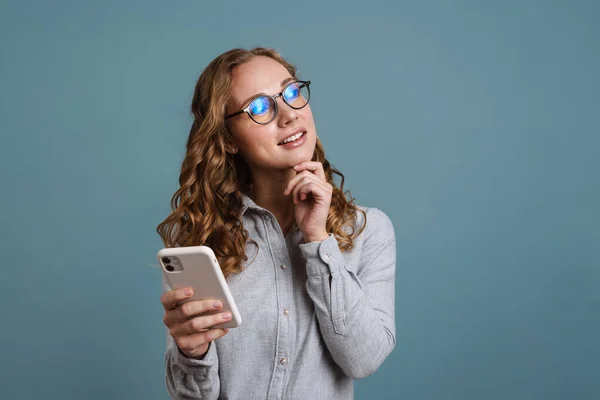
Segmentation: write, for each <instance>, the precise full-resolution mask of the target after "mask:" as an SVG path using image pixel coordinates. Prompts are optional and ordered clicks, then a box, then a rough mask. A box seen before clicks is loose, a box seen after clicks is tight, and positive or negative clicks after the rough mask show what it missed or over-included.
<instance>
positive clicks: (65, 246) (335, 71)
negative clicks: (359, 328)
mask: <svg viewBox="0 0 600 400" xmlns="http://www.w3.org/2000/svg"><path fill="white" fill-rule="evenodd" d="M599 19H600V5H599V3H598V2H594V1H584V0H580V1H566V0H564V1H503V2H497V1H496V2H491V1H467V0H462V1H461V0H454V1H452V0H445V1H411V2H406V1H394V2H392V1H390V2H381V1H368V2H358V1H357V2H349V1H344V2H342V1H340V2H326V1H302V2H296V3H291V2H262V3H261V2H249V1H235V2H233V1H227V2H216V1H211V2H209V1H200V0H196V1H187V0H182V1H110V2H109V1H103V2H85V1H62V0H61V1H58V0H57V1H46V2H42V1H30V2H28V1H22V2H17V1H8V2H7V1H3V2H2V3H1V5H0V134H1V135H2V136H1V141H0V167H1V169H0V178H1V182H0V183H1V185H0V190H1V194H2V196H1V200H0V201H1V202H2V203H1V207H0V227H1V228H0V229H1V238H0V239H1V240H0V243H1V244H0V246H1V259H2V269H1V272H0V304H1V306H0V307H1V315H2V328H1V333H0V335H1V337H0V398H2V399H42V398H43V399H92V400H96V399H97V400H100V399H102V400H104V399H144V400H153V399H156V400H158V399H167V398H168V395H167V393H166V389H165V384H164V370H163V353H164V347H165V335H166V331H165V328H164V326H163V324H162V316H163V311H162V308H161V305H160V302H159V298H160V295H161V286H160V270H159V269H158V268H157V267H156V266H155V265H156V261H155V254H156V252H157V251H158V250H159V249H160V247H161V242H160V240H159V237H158V235H157V234H156V232H155V227H156V225H157V224H158V223H159V222H160V221H161V220H162V219H163V218H165V217H166V215H167V214H168V212H169V200H170V196H171V195H172V193H173V192H174V191H175V189H176V188H177V178H178V173H179V167H180V162H181V160H182V157H183V154H184V149H185V141H186V139H187V135H188V132H189V127H190V124H191V117H190V113H189V103H190V101H191V96H192V93H193V89H194V84H195V81H196V79H197V77H198V75H199V74H200V72H201V71H202V70H203V69H204V67H205V66H206V65H207V64H208V63H209V62H210V60H212V59H213V58H214V57H216V56H217V55H218V54H220V53H221V52H223V51H225V50H228V49H230V48H233V47H251V46H255V45H264V46H271V47H275V48H277V49H278V50H279V51H281V53H282V54H283V55H284V56H285V57H287V58H288V59H289V60H291V61H292V62H293V63H295V64H296V65H297V66H298V68H299V70H300V74H301V77H302V78H305V79H310V80H311V81H312V82H313V85H312V89H313V90H312V93H313V97H312V99H311V102H312V103H311V104H312V108H313V112H314V115H315V120H316V124H317V130H318V133H319V135H320V137H321V139H322V141H323V143H324V145H325V149H326V153H327V156H328V158H329V159H330V161H331V162H332V164H333V165H334V166H336V167H337V168H338V169H340V170H341V171H342V172H343V173H344V174H345V175H346V185H347V187H348V188H349V189H351V190H352V194H353V195H354V197H355V198H356V201H357V203H359V204H362V205H366V206H372V207H378V208H380V209H382V210H384V211H385V212H386V213H387V214H388V215H389V216H390V218H391V219H392V222H393V223H394V226H395V229H396V235H397V251H398V263H397V280H396V287H397V292H396V322H397V331H398V333H397V345H396V348H395V350H394V352H393V353H392V355H391V356H390V357H389V358H388V359H387V361H386V362H385V363H384V364H383V366H382V367H381V368H380V369H379V370H378V371H377V372H376V373H375V374H374V375H372V376H371V377H368V378H366V379H364V380H361V381H357V382H356V398H357V399H372V398H381V399H387V398H389V399H410V400H429V399H459V400H471V399H473V400H480V399H486V400H490V399H491V400H495V399H498V400H504V399H511V400H518V399H527V400H528V399H543V400H553V399H576V400H588V399H590V400H591V399H600V344H599V340H600V313H599V312H598V309H599V306H600V233H599V232H600V212H599V210H598V207H599V205H600V161H599V158H600V140H599V135H600V83H599V82H600V80H599V79H598V76H599V75H598V73H599V71H600V24H598V20H599Z"/></svg>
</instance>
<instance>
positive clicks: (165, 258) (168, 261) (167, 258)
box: [162, 257, 171, 264]
mask: <svg viewBox="0 0 600 400" xmlns="http://www.w3.org/2000/svg"><path fill="white" fill-rule="evenodd" d="M162 260H163V262H164V263H165V264H168V263H170V262H171V259H170V258H169V257H163V259H162Z"/></svg>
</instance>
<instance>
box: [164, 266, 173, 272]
mask: <svg viewBox="0 0 600 400" xmlns="http://www.w3.org/2000/svg"><path fill="white" fill-rule="evenodd" d="M165 268H166V269H167V271H169V272H173V271H175V268H173V266H172V265H167V266H166V267H165Z"/></svg>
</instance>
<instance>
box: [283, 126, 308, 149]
mask: <svg viewBox="0 0 600 400" xmlns="http://www.w3.org/2000/svg"><path fill="white" fill-rule="evenodd" d="M305 134H306V130H305V129H304V128H301V127H298V128H296V129H294V130H293V131H292V132H290V134H289V135H288V137H286V138H285V139H284V140H282V141H281V142H279V143H277V145H278V146H283V145H286V144H290V143H294V142H296V141H297V140H298V139H301V138H303V137H304V135H305Z"/></svg>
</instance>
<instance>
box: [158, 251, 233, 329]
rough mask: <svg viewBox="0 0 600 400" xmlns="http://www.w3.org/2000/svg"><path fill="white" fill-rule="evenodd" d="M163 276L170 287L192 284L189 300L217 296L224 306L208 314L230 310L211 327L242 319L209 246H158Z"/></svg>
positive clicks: (224, 325)
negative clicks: (223, 319)
mask: <svg viewBox="0 0 600 400" xmlns="http://www.w3.org/2000/svg"><path fill="white" fill-rule="evenodd" d="M156 257H157V259H158V262H159V264H160V265H161V267H162V271H163V274H164V276H165V279H166V280H167V282H169V284H170V285H171V287H172V288H173V289H181V288H186V287H191V288H193V289H194V295H193V296H192V297H190V298H189V299H186V300H185V301H184V303H185V302H187V301H191V300H206V299H211V300H213V299H214V300H220V301H221V302H222V304H223V307H222V308H221V309H220V310H218V311H213V312H210V313H209V314H216V313H221V312H224V311H229V312H231V320H229V321H227V322H223V323H221V324H217V325H215V326H213V328H235V327H238V326H239V325H240V324H241V323H242V317H241V316H240V313H239V311H238V309H237V306H236V305H235V302H234V300H233V296H232V295H231V292H230V291H229V287H228V286H227V281H225V277H224V276H223V272H222V271H221V267H220V266H219V263H218V262H217V257H216V256H215V253H214V252H213V251H212V249H211V248H210V247H207V246H190V247H170V248H164V249H161V250H160V251H159V252H158V254H157V255H156Z"/></svg>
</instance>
